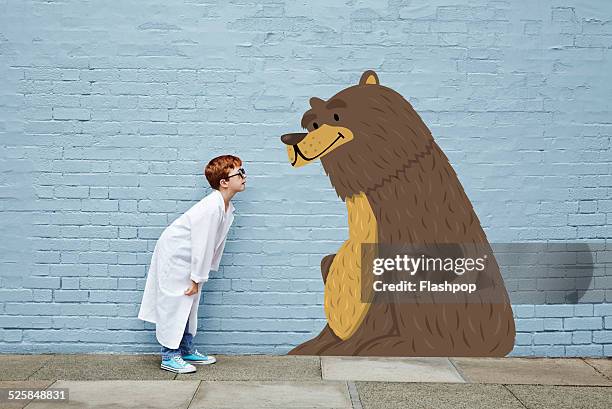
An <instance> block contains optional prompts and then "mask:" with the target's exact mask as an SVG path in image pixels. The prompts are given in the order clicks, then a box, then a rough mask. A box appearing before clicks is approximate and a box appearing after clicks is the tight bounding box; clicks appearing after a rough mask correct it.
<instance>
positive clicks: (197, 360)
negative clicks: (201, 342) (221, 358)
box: [183, 349, 217, 365]
mask: <svg viewBox="0 0 612 409" xmlns="http://www.w3.org/2000/svg"><path fill="white" fill-rule="evenodd" d="M183 359H184V360H185V361H187V362H191V363H192V364H195V365H210V364H214V363H215V362H217V359H216V358H215V357H214V356H212V355H205V354H201V353H199V352H198V350H197V349H196V350H195V351H193V352H192V353H191V354H188V355H183Z"/></svg>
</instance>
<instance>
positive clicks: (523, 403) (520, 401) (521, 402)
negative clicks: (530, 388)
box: [502, 385, 529, 409]
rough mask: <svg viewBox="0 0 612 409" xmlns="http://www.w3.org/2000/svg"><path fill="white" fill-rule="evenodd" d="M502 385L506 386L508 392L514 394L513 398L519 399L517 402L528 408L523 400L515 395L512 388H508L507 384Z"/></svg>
mask: <svg viewBox="0 0 612 409" xmlns="http://www.w3.org/2000/svg"><path fill="white" fill-rule="evenodd" d="M502 386H503V387H504V388H506V390H507V391H508V392H510V395H512V396H514V399H516V400H517V401H519V403H520V404H521V406H522V407H524V408H525V409H529V407H528V406H527V405H526V404H525V402H523V401H522V400H521V399H520V398H519V397H518V396H516V394H515V393H514V392H512V390H511V389H510V388H508V385H502Z"/></svg>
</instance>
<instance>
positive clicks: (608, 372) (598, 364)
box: [585, 358, 612, 379]
mask: <svg viewBox="0 0 612 409" xmlns="http://www.w3.org/2000/svg"><path fill="white" fill-rule="evenodd" d="M585 361H586V363H588V364H589V365H591V366H592V367H594V368H595V369H597V370H598V371H599V372H600V373H602V374H603V375H604V376H605V377H606V378H608V379H612V358H586V359H585Z"/></svg>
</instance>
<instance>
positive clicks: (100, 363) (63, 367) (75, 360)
mask: <svg viewBox="0 0 612 409" xmlns="http://www.w3.org/2000/svg"><path fill="white" fill-rule="evenodd" d="M160 364H161V361H160V358H159V356H156V355H144V354H143V355H110V354H106V355H102V354H99V355H85V354H78V355H76V354H75V355H69V354H58V355H52V358H51V359H49V360H47V361H46V362H45V363H44V365H43V366H42V368H40V370H38V371H36V372H35V373H34V374H33V375H32V376H30V378H29V379H32V380H43V379H46V380H58V379H62V380H75V381H77V380H78V381H90V380H91V381H93V380H120V379H123V380H126V379H127V380H130V379H131V380H170V379H174V378H175V377H176V374H174V373H172V372H168V371H164V370H162V369H161V368H160V367H159V366H160Z"/></svg>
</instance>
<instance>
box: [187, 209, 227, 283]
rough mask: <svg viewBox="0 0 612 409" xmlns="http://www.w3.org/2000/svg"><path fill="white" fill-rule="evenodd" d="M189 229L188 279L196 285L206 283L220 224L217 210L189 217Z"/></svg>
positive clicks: (205, 211) (219, 215)
mask: <svg viewBox="0 0 612 409" xmlns="http://www.w3.org/2000/svg"><path fill="white" fill-rule="evenodd" d="M189 221H190V227H191V230H190V231H191V272H190V275H189V277H190V278H191V279H192V280H193V281H195V282H196V283H201V282H206V281H208V273H209V272H210V269H211V266H212V262H213V258H214V252H215V241H216V237H217V231H218V230H219V226H220V224H221V214H220V213H219V211H218V210H216V209H215V210H204V211H202V212H199V213H194V214H192V215H190V217H189Z"/></svg>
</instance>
